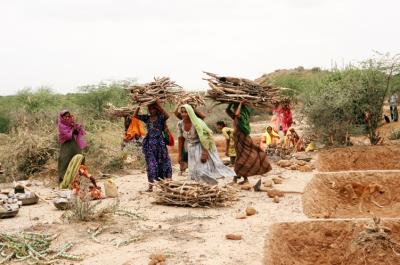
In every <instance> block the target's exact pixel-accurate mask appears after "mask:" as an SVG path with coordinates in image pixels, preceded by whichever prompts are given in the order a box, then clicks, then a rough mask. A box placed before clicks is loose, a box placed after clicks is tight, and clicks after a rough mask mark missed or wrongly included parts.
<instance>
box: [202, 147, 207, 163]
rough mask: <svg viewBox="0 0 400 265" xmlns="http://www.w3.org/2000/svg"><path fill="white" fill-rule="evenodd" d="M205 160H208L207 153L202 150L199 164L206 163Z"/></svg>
mask: <svg viewBox="0 0 400 265" xmlns="http://www.w3.org/2000/svg"><path fill="white" fill-rule="evenodd" d="M207 160H208V152H207V151H206V150H203V152H202V153H201V158H200V161H201V163H206V162H207Z"/></svg>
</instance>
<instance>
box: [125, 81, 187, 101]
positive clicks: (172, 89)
mask: <svg viewBox="0 0 400 265" xmlns="http://www.w3.org/2000/svg"><path fill="white" fill-rule="evenodd" d="M127 89H128V90H129V92H130V95H131V100H132V102H133V103H136V104H139V105H150V104H152V103H155V102H156V100H157V99H160V102H162V103H163V102H168V103H176V102H177V101H178V99H179V97H180V96H181V95H182V93H183V89H182V87H181V86H179V85H177V84H176V83H175V82H174V81H171V79H170V78H169V77H162V78H154V81H152V82H149V83H146V84H143V85H132V86H129V87H128V88H127Z"/></svg>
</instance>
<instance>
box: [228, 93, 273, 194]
mask: <svg viewBox="0 0 400 265" xmlns="http://www.w3.org/2000/svg"><path fill="white" fill-rule="evenodd" d="M245 103H246V101H244V100H243V101H241V102H240V104H238V103H235V104H229V105H228V107H227V109H226V113H227V114H228V115H229V116H230V117H231V118H232V119H233V121H234V122H233V125H234V133H233V137H234V142H235V150H236V161H235V172H236V175H237V176H236V177H235V178H234V179H233V181H234V182H235V183H236V182H237V180H238V179H239V178H240V177H243V178H244V180H243V181H242V182H241V184H244V183H246V182H248V177H250V176H254V175H262V174H264V173H267V172H268V171H270V170H271V169H272V168H271V165H270V163H269V161H268V156H267V154H266V153H265V152H264V151H263V150H262V149H261V148H260V147H259V146H258V145H256V144H254V143H253V140H252V139H251V137H250V108H249V107H247V106H246V105H245ZM232 107H233V110H232ZM255 188H256V187H255Z"/></svg>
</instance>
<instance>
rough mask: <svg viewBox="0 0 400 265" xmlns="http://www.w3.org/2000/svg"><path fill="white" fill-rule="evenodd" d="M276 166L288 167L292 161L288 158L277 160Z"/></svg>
mask: <svg viewBox="0 0 400 265" xmlns="http://www.w3.org/2000/svg"><path fill="white" fill-rule="evenodd" d="M277 165H278V166H280V167H290V166H291V165H292V162H291V161H290V160H284V159H282V160H279V161H278V163H277Z"/></svg>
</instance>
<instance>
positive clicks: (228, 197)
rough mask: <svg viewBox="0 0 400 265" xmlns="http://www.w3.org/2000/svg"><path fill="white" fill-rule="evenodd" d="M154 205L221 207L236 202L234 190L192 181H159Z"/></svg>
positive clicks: (156, 185)
mask: <svg viewBox="0 0 400 265" xmlns="http://www.w3.org/2000/svg"><path fill="white" fill-rule="evenodd" d="M155 187H156V191H155V193H154V196H155V198H156V203H158V204H165V205H174V206H183V207H221V206H227V205H229V204H230V203H231V202H232V201H234V200H236V190H235V189H234V188H232V187H230V186H226V187H219V186H218V185H208V184H205V183H199V182H192V181H159V182H157V183H156V184H155Z"/></svg>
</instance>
